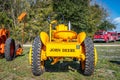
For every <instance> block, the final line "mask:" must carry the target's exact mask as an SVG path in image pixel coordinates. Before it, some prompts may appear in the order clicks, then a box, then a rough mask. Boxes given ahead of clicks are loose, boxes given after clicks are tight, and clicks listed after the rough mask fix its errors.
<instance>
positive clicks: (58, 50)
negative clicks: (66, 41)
mask: <svg viewBox="0 0 120 80" xmlns="http://www.w3.org/2000/svg"><path fill="white" fill-rule="evenodd" d="M50 52H75V49H56V48H52V49H51V50H50Z"/></svg>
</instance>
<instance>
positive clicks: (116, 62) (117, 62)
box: [110, 60, 120, 65]
mask: <svg viewBox="0 0 120 80" xmlns="http://www.w3.org/2000/svg"><path fill="white" fill-rule="evenodd" d="M110 62H111V63H114V64H117V65H120V61H115V60H110Z"/></svg>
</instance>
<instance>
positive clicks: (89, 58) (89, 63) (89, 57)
mask: <svg viewBox="0 0 120 80" xmlns="http://www.w3.org/2000/svg"><path fill="white" fill-rule="evenodd" d="M83 46H84V48H85V57H86V59H85V61H84V62H80V69H81V71H82V73H83V74H84V75H86V76H90V75H92V74H93V72H94V44H93V41H92V39H91V38H89V37H87V38H86V39H85V41H84V42H83ZM82 65H84V69H83V68H82Z"/></svg>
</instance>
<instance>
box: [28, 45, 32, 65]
mask: <svg viewBox="0 0 120 80" xmlns="http://www.w3.org/2000/svg"><path fill="white" fill-rule="evenodd" d="M28 57H29V64H30V65H31V64H32V47H30V50H29V56H28Z"/></svg>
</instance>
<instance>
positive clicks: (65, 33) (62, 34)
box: [54, 30, 77, 40]
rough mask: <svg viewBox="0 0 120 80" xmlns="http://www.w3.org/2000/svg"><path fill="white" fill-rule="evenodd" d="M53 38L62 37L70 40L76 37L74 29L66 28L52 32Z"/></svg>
mask: <svg viewBox="0 0 120 80" xmlns="http://www.w3.org/2000/svg"><path fill="white" fill-rule="evenodd" d="M54 38H57V39H63V40H68V39H71V40H72V39H76V38H77V33H76V32H74V31H68V30H63V31H56V32H55V33H54Z"/></svg>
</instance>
